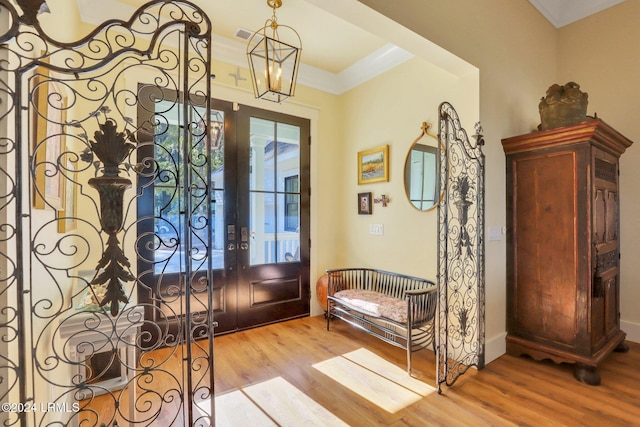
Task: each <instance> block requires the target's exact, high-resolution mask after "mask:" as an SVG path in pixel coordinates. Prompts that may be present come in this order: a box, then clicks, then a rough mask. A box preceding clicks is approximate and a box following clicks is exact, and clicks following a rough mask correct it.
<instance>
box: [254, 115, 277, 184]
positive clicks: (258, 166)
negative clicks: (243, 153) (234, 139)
mask: <svg viewBox="0 0 640 427" xmlns="http://www.w3.org/2000/svg"><path fill="white" fill-rule="evenodd" d="M249 125H250V127H251V130H250V133H249V134H250V135H251V150H250V154H249V155H250V166H249V190H250V191H274V189H275V185H274V179H275V171H274V164H275V157H276V152H275V149H276V135H275V131H276V127H275V123H274V122H272V121H271V120H264V119H259V118H256V117H251V119H250V122H249Z"/></svg>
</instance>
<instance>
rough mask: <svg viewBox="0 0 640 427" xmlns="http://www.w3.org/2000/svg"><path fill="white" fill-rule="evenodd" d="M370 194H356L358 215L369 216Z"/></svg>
mask: <svg viewBox="0 0 640 427" xmlns="http://www.w3.org/2000/svg"><path fill="white" fill-rule="evenodd" d="M372 202H373V200H371V193H358V214H360V215H371V204H372Z"/></svg>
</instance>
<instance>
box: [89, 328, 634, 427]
mask: <svg viewBox="0 0 640 427" xmlns="http://www.w3.org/2000/svg"><path fill="white" fill-rule="evenodd" d="M214 347H215V387H216V389H215V394H216V396H217V397H216V413H217V414H216V415H217V417H216V419H217V420H218V425H230V426H238V427H247V426H251V427H256V426H258V425H290V426H296V427H297V426H302V425H309V426H317V425H325V426H329V427H336V426H339V425H351V426H355V427H359V426H396V427H400V426H489V425H491V426H509V425H522V426H564V425H567V426H633V425H638V426H640V344H636V343H631V342H630V343H629V347H630V351H629V352H628V353H614V354H613V355H612V356H611V357H609V358H608V359H607V360H606V361H605V362H604V363H603V364H602V365H601V367H600V368H599V373H600V375H601V377H602V385H600V386H598V387H593V386H588V385H585V384H582V383H579V382H577V381H576V380H574V379H573V368H572V366H571V365H555V364H553V363H551V362H548V361H543V362H536V361H533V360H531V359H529V358H516V357H511V356H507V355H504V356H502V357H500V358H499V359H498V360H496V361H494V362H492V363H490V364H489V365H488V366H487V367H486V368H485V369H483V370H481V371H476V370H470V371H469V372H468V373H467V374H466V375H464V376H463V377H461V378H460V380H459V381H458V382H456V383H455V385H454V386H453V387H451V388H447V387H444V389H443V393H442V394H440V395H438V394H437V393H436V392H435V358H434V355H433V353H432V352H430V351H421V352H418V353H416V354H415V355H414V374H416V375H417V376H418V378H419V380H420V381H415V380H412V379H410V378H409V377H408V376H407V375H406V371H405V367H406V353H405V352H404V351H403V350H402V349H401V348H397V347H393V346H391V345H389V344H386V343H384V342H382V341H380V340H378V339H376V338H373V337H371V336H369V335H367V334H366V333H364V332H362V331H359V330H357V329H356V328H354V327H351V326H349V325H347V324H345V323H343V322H341V321H339V320H334V321H332V327H331V331H329V332H327V330H326V320H325V319H324V318H323V317H322V316H317V317H309V318H303V319H297V320H292V321H288V322H283V323H278V324H274V325H269V326H265V327H261V328H256V329H251V330H247V331H242V332H238V333H235V334H229V335H224V336H219V337H216V339H215V340H214ZM159 351H160V352H162V351H166V350H159ZM149 357H154V355H153V354H149ZM160 358H162V359H164V358H163V357H160ZM171 358H174V359H175V358H178V359H179V354H175V355H172V356H171ZM178 359H175V360H178ZM169 364H171V363H169ZM175 365H176V366H178V363H177V362H175ZM165 368H167V370H171V368H170V367H169V366H165ZM176 374H177V375H179V373H178V372H176ZM157 380H158V381H157V382H156V383H154V384H153V387H154V388H155V389H157V390H158V391H160V388H162V382H161V380H160V378H157ZM102 397H103V396H99V397H98V398H97V399H96V400H95V401H94V402H93V403H92V405H91V406H92V407H95V408H96V411H97V412H96V415H97V418H98V419H99V420H100V421H102V420H108V419H110V416H112V414H111V415H107V414H106V412H105V411H107V408H109V407H111V408H112V407H113V406H112V405H111V404H109V403H107V404H105V403H104V401H101V400H100V398H102ZM176 403H177V402H176ZM125 404H126V403H125ZM164 406H166V405H163V407H164ZM112 411H113V410H112V409H111V410H109V411H107V412H111V413H112ZM164 412H165V414H164V415H169V414H170V413H171V412H172V411H171V410H168V411H164ZM164 415H163V416H162V417H159V418H157V419H155V421H154V422H152V423H151V424H150V425H154V426H161V427H166V426H168V425H176V426H180V425H182V424H183V423H182V422H180V421H177V420H176V419H174V418H173V416H171V418H167V417H165V416H164ZM252 417H253V418H252ZM83 418H84V417H83ZM247 420H251V421H247ZM87 421H89V420H87ZM221 421H222V422H221ZM85 425H94V423H93V422H91V421H89V422H88V423H87V424H85ZM120 425H121V426H122V425H123V424H122V423H120Z"/></svg>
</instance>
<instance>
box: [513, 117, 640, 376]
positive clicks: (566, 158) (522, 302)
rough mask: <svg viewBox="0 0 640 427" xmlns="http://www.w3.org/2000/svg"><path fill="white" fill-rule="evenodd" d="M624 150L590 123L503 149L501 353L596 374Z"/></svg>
mask: <svg viewBox="0 0 640 427" xmlns="http://www.w3.org/2000/svg"><path fill="white" fill-rule="evenodd" d="M631 144H632V141H630V140H629V139H627V138H626V137H624V136H623V135H622V134H620V133H619V132H618V131H616V130H615V129H613V128H612V127H611V126H609V125H608V124H607V123H605V122H604V121H602V120H601V119H598V118H585V120H582V121H581V122H580V123H578V124H575V125H572V126H561V127H557V128H553V129H547V130H542V131H538V132H533V133H529V134H526V135H520V136H515V137H511V138H506V139H503V140H502V145H503V148H504V151H505V154H506V169H507V201H506V205H507V230H508V231H507V353H508V354H511V355H516V356H519V355H523V354H526V355H529V356H531V357H533V358H534V359H536V360H542V359H551V360H553V361H554V362H555V363H563V362H566V363H574V364H575V371H574V376H575V378H576V379H577V380H579V381H583V382H585V383H587V384H590V385H599V384H600V376H599V374H598V373H597V372H596V369H597V367H598V365H599V364H600V363H601V362H602V360H603V359H605V358H606V357H607V356H608V355H610V354H611V353H612V352H613V351H627V350H628V346H627V345H626V344H625V342H624V339H625V337H626V334H625V333H624V332H622V331H621V330H620V310H619V306H620V282H619V277H620V242H619V236H620V221H619V197H618V196H619V186H618V177H619V157H620V155H621V154H622V153H624V151H625V150H626V149H627V148H629V147H630V146H631Z"/></svg>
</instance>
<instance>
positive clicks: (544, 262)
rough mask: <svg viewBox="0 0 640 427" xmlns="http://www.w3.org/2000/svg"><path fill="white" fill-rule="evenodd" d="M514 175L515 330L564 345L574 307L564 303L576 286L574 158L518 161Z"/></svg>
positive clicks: (571, 337) (572, 303)
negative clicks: (516, 293)
mask: <svg viewBox="0 0 640 427" xmlns="http://www.w3.org/2000/svg"><path fill="white" fill-rule="evenodd" d="M515 169H516V173H517V176H518V178H517V181H516V190H515V193H516V196H515V201H514V204H515V206H516V207H517V210H516V216H515V229H516V230H517V233H518V234H517V240H516V262H517V271H518V275H517V278H516V283H517V286H518V295H517V301H516V304H517V311H516V315H517V317H518V324H519V327H520V329H521V331H522V332H524V333H527V334H532V335H536V336H544V337H545V338H546V339H550V340H552V341H555V342H560V343H567V344H570V343H571V342H573V340H574V339H575V334H576V322H575V316H576V303H575V298H569V297H571V296H573V295H575V293H576V286H577V279H576V248H575V245H576V230H575V226H576V222H575V221H574V217H575V215H576V214H577V212H576V211H575V203H574V201H573V200H574V199H575V191H576V190H575V188H576V185H575V181H576V177H575V172H574V171H575V155H574V154H573V153H570V152H569V153H559V154H554V155H549V156H540V157H534V158H529V159H525V160H520V161H518V162H517V163H516V164H515ZM545 242H553V244H546V243H545ZM541 308H542V311H541V310H540V309H541Z"/></svg>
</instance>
